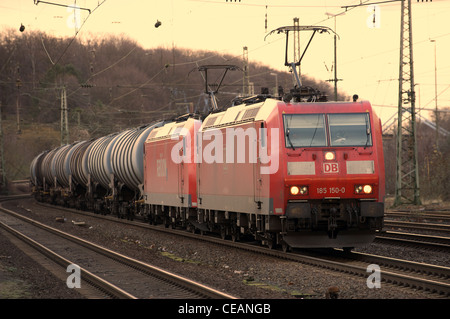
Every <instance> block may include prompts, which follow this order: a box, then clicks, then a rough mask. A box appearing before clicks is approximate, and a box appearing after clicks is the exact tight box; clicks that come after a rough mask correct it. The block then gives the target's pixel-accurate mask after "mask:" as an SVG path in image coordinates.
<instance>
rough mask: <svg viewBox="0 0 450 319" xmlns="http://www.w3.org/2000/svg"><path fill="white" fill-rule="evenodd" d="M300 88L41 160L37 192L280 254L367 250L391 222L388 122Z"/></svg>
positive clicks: (34, 180) (362, 107)
mask: <svg viewBox="0 0 450 319" xmlns="http://www.w3.org/2000/svg"><path fill="white" fill-rule="evenodd" d="M304 91H305V88H302V90H298V89H297V94H295V93H296V91H295V90H293V91H292V90H291V92H290V93H289V94H285V95H284V96H281V97H278V96H270V95H267V94H260V95H256V96H253V97H249V98H242V99H237V100H236V101H235V102H234V103H233V105H232V106H230V107H228V108H227V109H226V110H222V111H216V112H211V113H209V114H207V115H206V116H203V117H202V116H199V115H198V114H186V115H183V116H180V117H178V118H175V119H172V120H166V121H157V122H154V123H151V124H148V125H143V126H141V127H138V128H133V129H128V130H125V131H123V132H118V133H114V134H111V135H108V136H104V137H100V138H97V139H92V140H88V141H81V142H75V143H73V144H70V145H63V146H60V147H57V148H55V149H52V150H48V151H45V152H42V153H41V154H39V155H37V156H36V157H35V158H34V159H33V161H32V163H31V165H30V174H31V178H30V181H31V184H32V188H33V193H34V195H35V197H36V199H38V200H39V201H45V202H50V203H54V204H59V205H63V206H68V207H74V208H77V209H83V210H89V211H93V212H94V213H97V214H112V215H116V216H118V217H119V218H128V219H134V218H141V219H143V220H145V221H146V222H149V223H152V224H164V225H165V226H166V227H173V228H176V227H177V228H184V229H186V230H188V231H192V232H201V233H204V232H213V233H217V234H219V235H220V236H221V237H222V238H230V239H231V240H233V241H236V240H241V239H243V238H244V237H250V238H252V240H257V241H259V242H260V243H261V244H262V245H266V246H269V247H271V248H273V247H276V246H281V247H282V249H283V250H284V251H288V250H290V249H291V248H330V247H333V248H344V249H352V248H353V247H357V246H360V245H366V244H368V243H371V242H373V240H374V238H375V236H376V234H377V232H379V231H381V230H382V227H383V217H384V197H385V170H384V157H383V156H384V155H383V144H382V129H381V121H380V118H379V117H378V116H377V114H376V113H375V112H374V110H373V108H372V106H371V104H370V102H368V101H358V100H357V98H354V100H353V101H349V102H328V101H323V100H321V98H320V96H318V95H317V94H315V93H314V90H313V91H312V92H313V93H311V92H310V90H309V91H308V90H306V91H307V92H304ZM293 93H294V94H293Z"/></svg>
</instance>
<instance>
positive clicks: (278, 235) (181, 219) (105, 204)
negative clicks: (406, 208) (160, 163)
mask: <svg viewBox="0 0 450 319" xmlns="http://www.w3.org/2000/svg"><path fill="white" fill-rule="evenodd" d="M92 190H95V191H94V192H92V193H89V192H86V193H85V194H81V193H80V194H76V192H72V193H67V192H65V191H64V190H61V189H58V190H57V189H50V190H49V191H45V190H40V191H36V192H35V196H36V198H37V199H38V200H39V201H44V202H49V203H52V204H58V205H62V206H68V207H75V208H77V209H86V210H90V211H93V212H94V213H98V214H111V215H113V216H117V217H119V218H127V219H131V220H133V219H134V218H135V217H137V218H138V219H142V220H144V221H146V222H148V223H150V224H154V225H157V224H163V225H164V226H165V227H171V228H176V227H181V228H183V229H187V230H189V231H191V232H200V233H204V232H214V233H217V234H218V235H220V237H221V238H223V239H225V238H231V240H233V241H237V240H239V239H241V238H243V237H245V236H250V237H252V238H253V239H255V240H257V241H260V242H261V243H262V244H263V245H266V246H268V247H271V248H273V247H275V246H276V245H281V246H282V248H283V250H288V249H289V248H290V247H297V248H299V247H305V248H306V247H344V248H345V247H355V246H358V244H359V243H360V244H367V243H370V242H371V241H373V239H374V237H375V232H376V231H379V230H381V229H382V227H383V215H384V204H383V203H377V202H371V201H367V202H363V201H357V200H311V201H309V202H307V201H301V202H300V201H290V202H288V205H287V207H286V214H285V215H281V216H279V215H262V214H257V213H237V212H227V211H219V210H206V209H196V208H188V207H171V206H164V205H148V204H144V200H142V199H139V196H138V193H137V192H133V191H129V192H128V193H127V192H125V193H124V188H122V187H121V188H120V189H118V190H120V192H117V193H118V194H121V195H120V196H114V195H113V194H112V193H109V194H107V193H106V192H105V193H103V195H102V196H100V195H99V194H100V193H101V191H102V189H101V187H99V185H93V186H92ZM92 194H95V195H96V196H93V195H92ZM123 194H127V195H126V196H124V195H123Z"/></svg>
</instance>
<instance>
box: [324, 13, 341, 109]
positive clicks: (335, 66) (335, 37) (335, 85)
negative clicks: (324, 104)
mask: <svg viewBox="0 0 450 319" xmlns="http://www.w3.org/2000/svg"><path fill="white" fill-rule="evenodd" d="M325 14H326V15H327V16H329V17H334V65H333V66H334V79H330V80H328V82H334V100H335V101H337V100H338V93H337V83H338V81H342V79H338V78H337V33H336V32H337V30H336V17H337V16H338V15H344V14H345V12H342V13H338V14H331V13H328V12H327V13H325Z"/></svg>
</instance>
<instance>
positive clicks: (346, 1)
mask: <svg viewBox="0 0 450 319" xmlns="http://www.w3.org/2000/svg"><path fill="white" fill-rule="evenodd" d="M385 1H386V0H259V1H258V0H241V1H239V0H237V1H234V0H233V1H231V0H229V1H227V0H127V1H123V0H122V1H120V0H77V1H74V0H49V1H47V2H49V3H52V4H49V3H45V2H41V1H37V0H14V1H13V0H0V31H1V30H3V29H5V28H13V29H15V30H17V32H18V34H20V32H19V31H18V29H19V27H20V25H21V24H23V25H24V26H25V31H24V32H27V31H29V30H30V31H32V30H40V31H43V32H46V33H47V34H49V35H54V36H61V37H63V36H67V37H74V36H75V35H76V37H77V38H79V39H86V38H88V37H90V36H96V37H98V36H99V35H100V36H101V35H103V34H109V33H112V34H115V35H121V34H123V35H125V36H127V37H129V38H131V39H133V40H135V41H136V42H137V43H138V44H140V45H141V46H142V47H144V48H146V49H150V48H156V47H161V46H162V47H167V48H172V47H177V48H187V49H192V50H208V51H214V52H217V54H218V55H223V54H227V55H232V56H237V57H242V54H243V47H245V46H246V47H248V58H249V61H250V63H252V62H257V63H261V64H264V65H267V66H270V67H272V68H274V69H276V70H280V71H288V69H287V67H285V66H284V54H285V37H284V35H281V34H271V35H269V36H267V37H266V35H267V34H268V33H269V32H270V31H272V30H274V29H276V28H278V27H281V26H290V25H293V19H294V18H299V24H300V25H302V26H303V25H315V26H325V27H329V28H331V29H333V30H335V31H336V33H337V34H338V35H339V38H338V40H337V78H338V79H341V80H340V81H338V84H337V85H338V90H339V92H342V93H344V94H346V95H350V96H351V95H353V94H358V96H359V97H360V98H361V99H364V100H369V101H370V102H371V104H372V106H374V109H375V111H376V112H377V113H378V115H379V116H380V117H381V119H382V123H383V124H388V123H390V122H391V121H393V120H394V118H395V117H396V115H397V104H398V77H399V62H400V53H399V48H400V16H401V15H400V9H401V4H400V2H398V1H397V2H385ZM411 1H412V2H411V3H412V13H413V15H412V23H413V26H412V30H413V48H414V52H413V58H414V77H415V83H416V109H418V110H419V109H420V113H419V114H420V116H423V117H425V118H430V115H431V114H432V113H431V112H433V111H434V110H435V107H436V106H435V101H436V99H435V96H437V101H438V102H437V104H438V109H439V110H441V109H445V108H450V59H448V58H447V57H449V56H450V22H449V21H450V19H449V16H450V0H434V1H432V2H425V1H423V2H422V0H421V1H420V2H417V0H411ZM36 2H38V3H37V4H35V3H36ZM377 2H384V3H379V4H377V5H375V6H374V5H370V6H369V5H367V6H358V7H351V6H353V5H358V4H360V3H363V4H374V3H377ZM74 3H75V4H76V5H77V6H78V7H79V8H80V9H74V8H73V7H65V6H67V5H73V4H74ZM55 4H61V5H64V6H57V5H55ZM345 6H347V8H344V7H345ZM348 6H350V7H348ZM86 9H89V10H90V11H88V10H86ZM374 15H375V21H374ZM74 17H75V18H76V20H75V21H76V22H74ZM157 21H160V22H161V25H160V26H159V27H158V28H155V23H156V22H157ZM266 25H267V27H266ZM310 35H311V33H308V32H301V33H300V46H301V49H302V50H303V49H304V48H305V46H306V44H307V42H308V40H309V37H310ZM333 52H334V38H333V35H332V34H331V33H330V34H327V33H323V34H317V35H316V36H315V37H314V39H313V41H312V42H311V45H310V46H309V48H308V50H307V51H306V54H305V56H304V58H303V60H302V66H301V72H302V74H305V75H308V76H310V77H313V78H315V79H317V80H329V79H332V78H334V73H333V71H332V70H333V67H334V54H333ZM289 54H290V60H292V56H293V53H292V49H290V50H289ZM235 61H236V60H235ZM224 63H227V61H224ZM435 69H436V70H435ZM250 76H251V74H250ZM274 82H275V77H274ZM274 86H275V84H274ZM447 112H449V110H448V109H447Z"/></svg>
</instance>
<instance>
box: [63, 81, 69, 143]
mask: <svg viewBox="0 0 450 319" xmlns="http://www.w3.org/2000/svg"><path fill="white" fill-rule="evenodd" d="M67 113H68V112H67V94H66V87H65V86H63V87H62V90H61V145H65V144H69V122H68V115H67Z"/></svg>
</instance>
